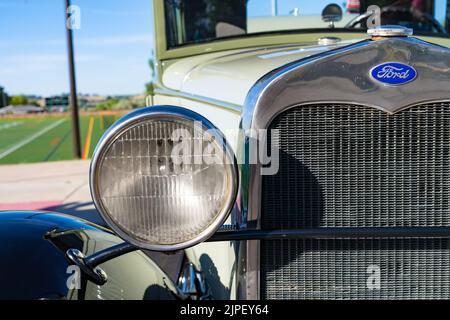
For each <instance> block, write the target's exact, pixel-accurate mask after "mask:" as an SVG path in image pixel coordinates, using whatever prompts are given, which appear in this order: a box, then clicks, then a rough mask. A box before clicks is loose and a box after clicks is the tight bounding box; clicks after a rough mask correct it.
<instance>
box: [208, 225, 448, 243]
mask: <svg viewBox="0 0 450 320" xmlns="http://www.w3.org/2000/svg"><path fill="white" fill-rule="evenodd" d="M449 237H450V227H379V228H378V227H377V228H314V229H289V230H282V229H277V230H260V229H246V230H237V231H219V232H216V233H215V234H214V235H213V236H212V237H211V238H209V239H208V240H207V241H206V242H218V241H244V240H283V239H334V238H341V239H342V238H346V239H347V238H350V239H359V238H449Z"/></svg>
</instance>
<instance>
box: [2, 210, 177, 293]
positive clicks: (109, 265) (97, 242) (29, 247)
mask: <svg viewBox="0 0 450 320" xmlns="http://www.w3.org/2000/svg"><path fill="white" fill-rule="evenodd" d="M122 242H123V240H121V239H120V238H118V237H117V236H115V235H114V234H113V233H112V232H110V231H109V230H108V229H105V228H103V227H100V226H98V225H95V224H93V223H90V222H88V221H85V220H82V219H79V218H75V217H72V216H68V215H64V214H57V213H50V212H35V211H25V212H24V211H12V212H0V284H1V285H0V299H78V300H79V299H89V300H90V299H101V300H104V299H116V300H117V299H133V300H136V299H174V298H176V288H175V285H174V283H173V282H172V280H171V279H170V277H169V276H168V275H166V274H165V273H164V272H163V271H162V270H161V269H160V268H159V267H158V265H157V264H156V263H155V262H154V261H153V260H152V259H151V258H150V257H149V256H148V255H147V254H145V253H144V252H142V251H134V252H130V253H127V254H126V255H123V256H121V257H118V258H116V259H113V260H110V261H107V262H105V263H104V264H102V265H100V267H101V268H102V269H103V270H104V271H105V272H106V274H107V276H108V281H107V282H106V284H104V285H102V286H99V285H96V284H94V283H92V282H90V281H89V280H88V279H87V278H86V277H85V276H83V274H82V272H80V271H79V270H77V268H76V266H73V265H72V264H71V263H70V262H69V260H68V259H67V258H66V255H65V253H66V251H67V250H68V249H70V248H73V249H78V250H80V251H81V252H82V253H83V254H84V255H86V256H88V255H91V254H93V253H95V252H98V251H100V250H102V249H106V248H108V247H111V246H113V245H116V244H119V243H122Z"/></svg>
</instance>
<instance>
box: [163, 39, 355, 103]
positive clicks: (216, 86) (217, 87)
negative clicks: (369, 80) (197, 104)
mask: <svg viewBox="0 0 450 320" xmlns="http://www.w3.org/2000/svg"><path fill="white" fill-rule="evenodd" d="M351 42H355V41H354V40H352V41H351ZM351 42H349V41H342V42H340V43H339V45H334V46H320V45H316V46H289V47H287V46H284V47H277V48H269V49H268V48H262V49H253V50H249V49H246V50H240V51H239V50H233V51H227V52H225V53H224V52H221V53H211V54H205V55H201V56H196V57H188V58H184V59H181V60H179V61H177V62H175V63H173V64H170V66H169V67H167V69H166V70H165V72H164V73H163V79H162V80H163V84H164V86H165V87H167V88H170V89H173V90H177V91H181V92H183V93H187V94H192V95H196V96H201V97H207V98H210V99H214V100H219V101H223V102H227V103H232V104H236V105H243V103H244V100H245V98H246V96H247V93H248V91H249V90H250V88H251V87H252V86H253V85H254V84H255V82H256V81H257V80H258V79H260V78H261V77H262V76H263V75H265V74H266V73H268V72H270V71H271V70H273V69H276V68H278V67H280V66H282V65H284V64H286V63H289V62H292V61H295V60H299V59H302V58H304V57H307V56H310V55H313V54H317V53H320V52H323V51H327V50H330V49H334V48H336V47H339V46H343V45H347V44H349V43H351Z"/></svg>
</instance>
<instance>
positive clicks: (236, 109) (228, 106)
mask: <svg viewBox="0 0 450 320" xmlns="http://www.w3.org/2000/svg"><path fill="white" fill-rule="evenodd" d="M155 94H159V95H163V96H169V97H176V98H180V99H187V100H192V101H195V102H200V103H206V104H210V105H213V106H217V107H219V108H221V109H224V110H227V111H231V112H233V113H236V114H239V115H240V114H241V111H242V106H240V105H237V104H233V103H228V102H225V101H222V100H217V99H212V98H208V97H204V96H199V95H195V94H191V93H187V92H183V91H178V90H173V89H169V88H166V87H160V88H155Z"/></svg>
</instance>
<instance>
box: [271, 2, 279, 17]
mask: <svg viewBox="0 0 450 320" xmlns="http://www.w3.org/2000/svg"><path fill="white" fill-rule="evenodd" d="M277 15H278V0H272V16H274V17H275V16H277Z"/></svg>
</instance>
